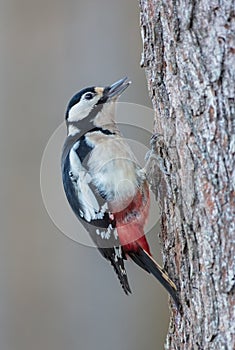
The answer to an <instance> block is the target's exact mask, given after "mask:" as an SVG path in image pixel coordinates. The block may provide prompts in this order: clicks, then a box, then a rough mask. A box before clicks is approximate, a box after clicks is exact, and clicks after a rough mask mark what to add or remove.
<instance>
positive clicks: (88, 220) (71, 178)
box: [62, 138, 131, 294]
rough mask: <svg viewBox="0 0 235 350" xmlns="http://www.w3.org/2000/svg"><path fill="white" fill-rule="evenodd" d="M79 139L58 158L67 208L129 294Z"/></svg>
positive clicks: (113, 226)
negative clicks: (60, 164)
mask: <svg viewBox="0 0 235 350" xmlns="http://www.w3.org/2000/svg"><path fill="white" fill-rule="evenodd" d="M91 149H92V148H91V147H90V146H88V145H87V144H86V141H85V138H81V139H80V140H78V141H77V142H76V143H74V145H73V146H72V147H71V148H70V150H69V152H67V155H64V154H63V155H62V177H63V185H64V189H65V193H66V196H67V199H68V201H69V204H70V206H71V208H72V209H73V211H74V213H75V215H76V216H77V218H78V219H79V220H80V221H81V223H82V224H83V226H84V227H85V228H86V230H87V231H88V232H89V234H90V236H91V238H92V240H93V241H94V243H95V244H96V246H97V247H98V250H99V251H100V253H101V254H102V255H103V257H104V258H106V259H107V260H109V261H110V262H111V265H112V266H113V268H114V270H115V272H116V273H117V276H118V278H119V280H120V283H121V285H122V287H123V289H124V291H125V293H126V294H128V293H131V290H130V286H129V283H128V279H127V273H126V270H125V266H124V259H126V257H125V254H124V252H123V249H122V247H121V244H120V241H119V237H118V234H117V229H116V223H115V220H114V218H113V217H112V215H111V213H110V212H109V211H108V205H107V203H106V201H105V199H104V198H103V197H102V196H101V195H100V194H99V192H98V190H97V189H96V187H95V186H94V185H93V184H92V182H91V176H90V174H89V171H88V169H87V162H86V157H87V155H88V154H89V152H90V151H91Z"/></svg>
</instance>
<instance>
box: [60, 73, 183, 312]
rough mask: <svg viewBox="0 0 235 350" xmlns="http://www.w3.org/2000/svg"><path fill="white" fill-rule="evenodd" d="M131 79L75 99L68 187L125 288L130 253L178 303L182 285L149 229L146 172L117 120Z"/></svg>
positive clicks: (69, 121)
mask: <svg viewBox="0 0 235 350" xmlns="http://www.w3.org/2000/svg"><path fill="white" fill-rule="evenodd" d="M129 84H130V82H129V81H128V80H127V78H124V79H121V80H119V81H117V82H116V83H114V84H112V85H110V86H107V87H88V88H85V89H83V90H81V91H80V92H78V93H77V94H76V95H74V96H73V98H72V99H71V100H70V102H69V104H68V107H67V111H66V125H67V138H66V140H65V143H64V148H63V153H62V163H61V165H62V178H63V185H64V190H65V193H66V196H67V199H68V201H69V204H70V206H71V207H72V209H73V211H74V213H75V214H76V216H77V218H78V219H79V220H80V221H81V223H82V224H83V225H84V226H85V228H86V230H87V231H88V232H89V234H90V236H91V238H92V240H93V241H94V243H95V244H96V246H97V248H98V250H99V251H100V253H101V254H102V255H103V257H104V258H106V259H107V260H109V261H110V263H111V264H112V266H113V268H114V270H115V272H116V274H117V276H118V278H119V280H120V282H121V285H122V288H123V289H124V292H125V293H126V294H129V293H131V289H130V286H129V282H128V279H127V273H126V270H125V266H124V260H126V259H127V257H129V258H131V259H132V260H133V261H134V262H135V263H136V264H138V265H139V266H140V267H141V268H143V269H144V270H146V271H147V272H149V273H151V274H153V275H154V276H155V277H156V278H157V279H158V280H159V281H160V282H161V284H162V285H163V286H164V287H165V288H166V290H167V291H168V292H169V294H170V295H171V296H172V298H173V300H174V301H175V303H176V305H177V306H178V305H179V301H178V296H177V290H176V286H175V284H174V283H173V282H172V281H171V279H170V278H169V277H168V275H167V273H166V272H165V271H164V270H163V269H162V268H161V267H160V266H159V265H158V264H157V263H156V262H155V261H154V259H153V258H152V256H151V253H150V250H149V245H148V243H147V240H146V237H145V234H144V225H145V222H146V220H147V217H148V212H149V186H148V183H147V180H146V175H145V172H144V171H143V169H141V168H140V166H139V164H138V162H137V161H136V159H135V156H134V154H133V153H132V151H131V149H130V147H129V145H128V144H127V142H126V141H125V139H124V138H123V137H122V135H121V133H120V131H119V129H118V126H117V124H116V122H115V102H116V101H117V98H118V97H119V96H120V94H121V93H122V92H123V91H124V90H125V89H126V88H127V87H128V86H129Z"/></svg>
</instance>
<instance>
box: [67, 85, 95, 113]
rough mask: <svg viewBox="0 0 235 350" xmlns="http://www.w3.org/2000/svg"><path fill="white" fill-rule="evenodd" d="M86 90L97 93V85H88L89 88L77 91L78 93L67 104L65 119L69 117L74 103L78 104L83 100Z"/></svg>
mask: <svg viewBox="0 0 235 350" xmlns="http://www.w3.org/2000/svg"><path fill="white" fill-rule="evenodd" d="M86 92H92V93H95V86H90V87H88V88H85V89H82V90H81V91H79V92H77V93H76V94H75V95H74V96H73V97H72V98H71V100H70V101H69V104H68V106H67V109H66V113H65V119H68V116H69V111H70V109H71V108H72V107H73V106H74V105H76V104H77V103H78V102H79V101H80V100H81V97H82V96H83V95H84V94H85V93H86Z"/></svg>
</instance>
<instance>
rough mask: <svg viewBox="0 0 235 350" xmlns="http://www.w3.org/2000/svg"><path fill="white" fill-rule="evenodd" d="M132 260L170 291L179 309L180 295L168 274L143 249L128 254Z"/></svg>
mask: <svg viewBox="0 0 235 350" xmlns="http://www.w3.org/2000/svg"><path fill="white" fill-rule="evenodd" d="M128 255H129V256H130V258H131V259H132V260H133V261H134V262H135V263H136V264H137V265H139V266H140V267H141V268H142V269H144V270H145V271H147V272H148V273H151V274H152V275H153V276H155V277H156V279H157V280H158V281H159V282H160V283H161V284H162V286H163V287H164V288H165V289H166V290H167V291H168V293H169V294H170V295H171V297H172V299H173V300H174V302H175V304H176V306H177V309H179V308H180V302H179V298H178V293H177V289H176V286H175V284H174V282H172V281H171V279H170V278H169V276H168V274H167V272H166V271H165V270H164V269H162V268H161V267H160V266H159V265H158V264H157V263H156V262H155V261H154V260H153V258H152V257H151V256H150V255H149V254H148V253H147V252H146V251H145V250H143V249H142V248H141V247H139V249H138V250H137V252H128Z"/></svg>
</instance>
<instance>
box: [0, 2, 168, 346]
mask: <svg viewBox="0 0 235 350" xmlns="http://www.w3.org/2000/svg"><path fill="white" fill-rule="evenodd" d="M141 50H142V43H141V38H140V29H139V7H138V1H125V0H119V1H116V0H100V1H97V0H96V1H91V0H88V1H81V0H77V1H75V0H67V1H62V0H41V1H36V0H1V2H0V52H1V54H0V55H1V56H0V57H1V60H0V77H1V84H0V88H1V93H0V103H1V118H0V155H1V181H0V187H1V207H0V209H1V210H0V216H1V235H0V278H1V285H0V349H1V350H31V349H34V350H39V349H40V350H41V349H45V350H47V349H48V350H49V349H50V350H64V349H68V350H75V349H76V350H77V349H79V350H92V349H96V350H110V349H112V350H117V349H123V350H126V349H128V350H132V349H135V350H142V349H143V348H145V349H148V350H152V349H155V350H156V349H162V348H163V343H164V339H165V335H166V332H167V327H168V307H167V294H166V292H165V291H164V290H163V288H162V287H161V286H160V285H159V283H157V282H156V281H155V280H154V278H151V277H150V276H149V275H148V274H146V273H144V272H143V271H142V270H140V269H139V268H138V267H136V266H134V265H132V264H129V263H127V270H128V274H129V280H130V284H131V287H132V291H133V295H132V296H130V297H126V296H125V295H124V293H123V292H122V290H121V288H120V286H119V282H118V280H117V279H116V276H115V274H114V272H113V270H112V268H111V267H110V266H109V264H108V263H107V262H106V261H105V260H104V259H102V257H101V256H100V254H99V253H98V252H97V251H96V250H95V249H94V248H88V247H84V246H81V245H79V244H78V243H75V242H73V241H72V240H70V239H69V238H67V237H66V236H65V235H63V234H62V233H61V232H60V231H59V230H58V229H57V228H56V227H55V226H54V224H53V223H52V221H51V219H50V217H49V216H48V214H47V212H46V210H45V208H44V206H43V202H42V198H41V192H40V181H39V178H40V163H41V157H42V154H43V151H44V148H45V146H46V144H47V141H48V139H49V138H50V136H51V134H52V133H53V132H54V130H55V129H56V128H57V127H58V125H59V124H60V123H61V122H62V121H63V118H64V110H65V107H66V105H67V102H68V100H69V99H70V97H71V95H73V94H74V92H76V91H78V90H79V89H81V88H82V87H84V86H89V85H90V84H91V85H93V84H96V85H104V84H108V83H111V82H113V81H115V80H117V79H119V78H121V77H123V76H125V75H128V76H129V77H130V78H131V80H132V82H133V84H132V86H131V88H129V89H128V90H127V91H126V93H125V94H124V95H123V96H122V98H121V100H122V101H127V102H133V103H138V104H142V105H145V106H151V104H150V101H149V98H148V93H147V88H146V86H147V84H146V79H145V74H144V71H143V70H142V69H141V68H140V66H139V62H140V55H141ZM58 152H60V149H59V150H58ZM74 230H76V227H74ZM152 236H153V237H152V241H153V243H154V244H153V245H152V250H153V251H154V252H155V253H156V256H157V257H158V261H159V262H160V263H161V258H160V252H159V248H158V247H157V232H156V230H154V232H153V233H152Z"/></svg>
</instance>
